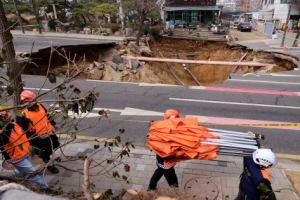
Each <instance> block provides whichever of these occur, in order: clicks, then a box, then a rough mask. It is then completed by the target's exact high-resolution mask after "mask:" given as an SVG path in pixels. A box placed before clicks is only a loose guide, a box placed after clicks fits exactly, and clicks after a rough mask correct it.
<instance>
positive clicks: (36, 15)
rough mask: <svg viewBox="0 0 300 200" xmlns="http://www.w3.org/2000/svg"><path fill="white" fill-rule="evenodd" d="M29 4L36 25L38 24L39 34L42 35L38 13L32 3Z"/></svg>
mask: <svg viewBox="0 0 300 200" xmlns="http://www.w3.org/2000/svg"><path fill="white" fill-rule="evenodd" d="M30 2H31V7H32V11H33V13H34V15H35V19H36V23H37V24H38V29H39V33H40V34H42V29H41V26H40V18H39V16H40V15H39V13H38V11H37V10H36V7H35V4H34V2H33V1H32V0H31V1H30Z"/></svg>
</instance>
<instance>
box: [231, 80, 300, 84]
mask: <svg viewBox="0 0 300 200" xmlns="http://www.w3.org/2000/svg"><path fill="white" fill-rule="evenodd" d="M227 81H237V82H253V83H272V84H285V85H299V84H300V83H291V82H276V81H259V80H242V79H228V80H227Z"/></svg>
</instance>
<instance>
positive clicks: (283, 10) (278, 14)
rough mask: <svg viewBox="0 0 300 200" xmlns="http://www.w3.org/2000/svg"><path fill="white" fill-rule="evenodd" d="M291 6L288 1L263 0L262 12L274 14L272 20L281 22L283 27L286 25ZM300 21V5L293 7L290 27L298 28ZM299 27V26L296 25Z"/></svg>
mask: <svg viewBox="0 0 300 200" xmlns="http://www.w3.org/2000/svg"><path fill="white" fill-rule="evenodd" d="M289 6H290V4H289V3H288V0H263V3H262V11H268V12H273V16H272V19H273V20H277V21H279V24H280V25H281V26H282V25H283V24H285V23H286V20H287V17H288V10H289ZM299 19H300V11H299V5H298V7H297V5H293V4H292V5H291V11H290V16H289V23H288V27H289V28H290V29H292V28H297V27H295V25H296V24H297V23H298V21H299ZM296 26H297V25H296Z"/></svg>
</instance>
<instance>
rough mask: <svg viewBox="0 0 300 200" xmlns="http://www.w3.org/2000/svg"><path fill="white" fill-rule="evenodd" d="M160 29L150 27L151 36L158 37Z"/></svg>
mask: <svg viewBox="0 0 300 200" xmlns="http://www.w3.org/2000/svg"><path fill="white" fill-rule="evenodd" d="M159 30H160V28H159V27H158V26H150V27H149V34H150V35H153V36H157V35H158V34H159Z"/></svg>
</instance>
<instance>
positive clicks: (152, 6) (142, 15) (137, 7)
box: [124, 0, 164, 46]
mask: <svg viewBox="0 0 300 200" xmlns="http://www.w3.org/2000/svg"><path fill="white" fill-rule="evenodd" d="M163 2H164V1H163V0H139V1H135V0H126V1H124V5H125V4H126V6H128V8H127V9H130V10H132V11H136V12H138V15H139V28H138V34H137V39H136V45H138V46H139V40H140V37H141V36H142V34H143V26H144V21H145V19H146V15H147V14H150V13H152V12H154V11H157V12H158V11H159V9H160V7H161V5H162V4H163Z"/></svg>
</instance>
